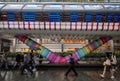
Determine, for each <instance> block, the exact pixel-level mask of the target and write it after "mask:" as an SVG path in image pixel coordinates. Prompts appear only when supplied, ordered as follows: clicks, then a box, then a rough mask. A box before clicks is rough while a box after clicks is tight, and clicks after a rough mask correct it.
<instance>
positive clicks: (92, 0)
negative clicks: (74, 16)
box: [1, 0, 120, 3]
mask: <svg viewBox="0 0 120 81" xmlns="http://www.w3.org/2000/svg"><path fill="white" fill-rule="evenodd" d="M1 2H81V3H86V2H87V3H109V2H113V3H114V2H120V0H1Z"/></svg>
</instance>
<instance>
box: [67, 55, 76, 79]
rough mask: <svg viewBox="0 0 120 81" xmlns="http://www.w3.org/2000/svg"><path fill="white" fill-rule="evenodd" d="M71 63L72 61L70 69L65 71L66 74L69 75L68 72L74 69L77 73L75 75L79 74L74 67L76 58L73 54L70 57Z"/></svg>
mask: <svg viewBox="0 0 120 81" xmlns="http://www.w3.org/2000/svg"><path fill="white" fill-rule="evenodd" d="M69 63H70V67H69V69H68V70H67V72H66V73H65V76H66V77H67V75H68V73H69V72H70V71H71V70H72V71H73V72H74V74H75V76H78V73H77V72H76V70H75V68H74V64H75V62H74V58H73V57H72V55H70V58H69Z"/></svg>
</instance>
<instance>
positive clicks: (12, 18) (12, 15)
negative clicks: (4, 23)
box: [7, 12, 15, 21]
mask: <svg viewBox="0 0 120 81" xmlns="http://www.w3.org/2000/svg"><path fill="white" fill-rule="evenodd" d="M7 16H8V21H15V20H14V13H13V12H8V13H7Z"/></svg>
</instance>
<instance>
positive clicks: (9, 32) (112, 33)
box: [0, 29, 120, 39]
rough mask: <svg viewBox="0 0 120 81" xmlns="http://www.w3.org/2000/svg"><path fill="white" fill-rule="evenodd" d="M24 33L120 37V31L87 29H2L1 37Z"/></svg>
mask: <svg viewBox="0 0 120 81" xmlns="http://www.w3.org/2000/svg"><path fill="white" fill-rule="evenodd" d="M17 34H22V35H27V36H29V37H32V38H53V39H54V38H70V39H78V38H85V39H91V38H92V39H94V38H99V37H101V36H111V37H112V38H113V39H120V36H119V35H120V32H119V31H100V30H99V31H90V30H88V31H86V30H82V31H80V30H71V31H70V30H23V29H21V30H18V29H11V30H9V29H5V30H0V35H1V36H0V38H14V36H15V35H17Z"/></svg>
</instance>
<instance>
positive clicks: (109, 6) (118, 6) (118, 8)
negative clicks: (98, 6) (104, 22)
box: [104, 5, 120, 10]
mask: <svg viewBox="0 0 120 81" xmlns="http://www.w3.org/2000/svg"><path fill="white" fill-rule="evenodd" d="M104 7H105V9H107V10H120V5H104Z"/></svg>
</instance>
